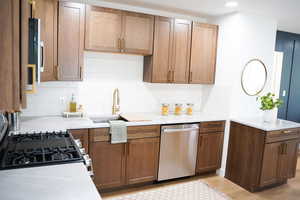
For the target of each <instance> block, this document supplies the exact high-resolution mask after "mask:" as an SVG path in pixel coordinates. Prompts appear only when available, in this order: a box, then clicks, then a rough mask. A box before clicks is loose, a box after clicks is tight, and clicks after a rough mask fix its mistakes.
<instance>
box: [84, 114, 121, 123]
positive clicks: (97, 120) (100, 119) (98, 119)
mask: <svg viewBox="0 0 300 200" xmlns="http://www.w3.org/2000/svg"><path fill="white" fill-rule="evenodd" d="M90 120H92V121H93V122H94V123H109V121H113V120H124V121H126V120H125V119H124V118H122V117H121V116H119V115H111V116H99V117H90Z"/></svg>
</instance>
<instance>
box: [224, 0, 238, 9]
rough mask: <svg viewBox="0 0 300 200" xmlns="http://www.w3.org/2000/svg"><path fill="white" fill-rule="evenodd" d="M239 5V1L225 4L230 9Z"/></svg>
mask: <svg viewBox="0 0 300 200" xmlns="http://www.w3.org/2000/svg"><path fill="white" fill-rule="evenodd" d="M238 5H239V3H238V2H237V1H227V2H226V3H225V6H226V7H228V8H234V7H237V6H238Z"/></svg>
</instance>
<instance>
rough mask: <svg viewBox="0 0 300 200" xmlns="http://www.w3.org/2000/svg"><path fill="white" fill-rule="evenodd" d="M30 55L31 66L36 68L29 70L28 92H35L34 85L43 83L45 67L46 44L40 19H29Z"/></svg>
mask: <svg viewBox="0 0 300 200" xmlns="http://www.w3.org/2000/svg"><path fill="white" fill-rule="evenodd" d="M28 54H29V57H28V61H29V64H30V65H33V66H35V68H34V69H33V68H28V84H27V90H33V85H34V84H35V83H34V82H35V81H36V82H37V83H40V81H41V72H43V71H44V65H45V54H44V43H43V41H41V21H40V19H36V18H29V51H28ZM34 72H35V74H34ZM33 76H35V77H33Z"/></svg>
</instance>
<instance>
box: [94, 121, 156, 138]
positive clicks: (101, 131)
mask: <svg viewBox="0 0 300 200" xmlns="http://www.w3.org/2000/svg"><path fill="white" fill-rule="evenodd" d="M90 133H91V136H90V141H91V142H101V141H110V137H111V136H110V133H109V128H96V129H90ZM151 137H160V126H152V125H151V126H129V127H127V139H128V140H132V139H140V138H151Z"/></svg>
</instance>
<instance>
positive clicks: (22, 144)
mask: <svg viewBox="0 0 300 200" xmlns="http://www.w3.org/2000/svg"><path fill="white" fill-rule="evenodd" d="M0 158H1V160H0V162H1V163H0V169H11V168H22V167H33V166H42V165H50V164H60V163H66V162H68V163H69V162H77V161H82V159H83V158H82V155H81V153H80V151H79V148H78V146H77V145H76V143H75V142H74V139H73V137H72V135H71V134H70V133H69V132H63V131H60V132H51V133H49V132H46V133H33V134H18V135H11V136H8V137H7V144H6V148H4V149H3V150H2V151H1V152H0Z"/></svg>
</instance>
